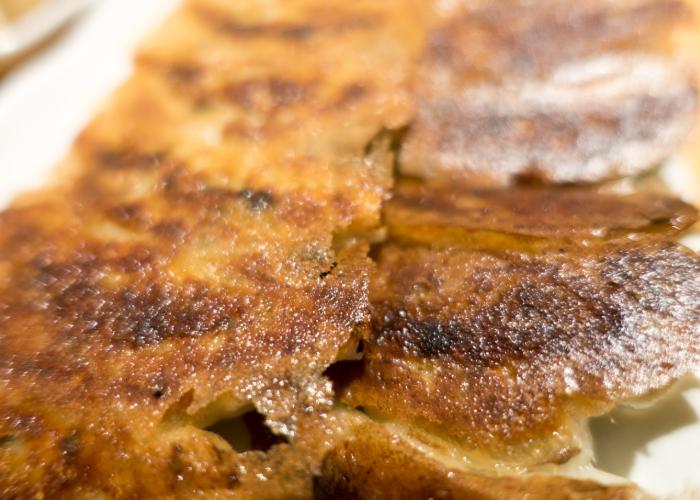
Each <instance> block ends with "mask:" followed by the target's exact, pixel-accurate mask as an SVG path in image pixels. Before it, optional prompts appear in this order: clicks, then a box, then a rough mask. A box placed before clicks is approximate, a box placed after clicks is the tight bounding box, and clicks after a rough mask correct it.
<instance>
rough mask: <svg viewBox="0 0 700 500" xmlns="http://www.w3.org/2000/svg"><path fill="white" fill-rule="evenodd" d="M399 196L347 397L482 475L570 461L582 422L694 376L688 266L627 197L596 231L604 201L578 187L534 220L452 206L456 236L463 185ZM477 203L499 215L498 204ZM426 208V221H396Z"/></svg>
mask: <svg viewBox="0 0 700 500" xmlns="http://www.w3.org/2000/svg"><path fill="white" fill-rule="evenodd" d="M402 191H403V189H402V187H401V185H399V187H398V188H397V192H398V196H397V200H398V201H397V202H393V201H392V202H389V203H388V204H387V207H386V209H385V211H386V219H387V221H388V223H389V241H388V242H385V243H383V244H381V245H378V246H377V248H376V249H375V250H374V251H373V256H374V258H375V260H376V262H377V266H378V270H377V272H376V275H375V277H374V278H373V280H372V284H371V290H370V300H371V303H372V336H371V337H370V339H369V340H368V341H366V342H365V343H364V348H363V355H364V358H363V361H362V362H361V367H360V368H358V372H357V373H356V374H355V375H354V376H355V377H356V378H354V379H353V378H350V380H349V381H347V380H346V381H345V382H344V383H341V386H340V387H341V388H340V391H341V397H342V399H343V400H344V401H346V402H347V403H348V404H350V405H351V406H354V407H361V408H363V409H364V410H365V411H366V412H368V413H369V414H370V415H375V416H376V417H377V418H381V419H389V420H391V421H399V422H404V423H407V424H410V426H411V427H412V428H414V429H417V430H422V431H425V432H426V433H427V434H429V435H433V436H437V437H438V438H442V439H446V440H448V441H449V442H450V443H451V444H452V445H453V446H455V447H458V448H461V449H462V450H464V452H465V453H467V455H468V456H470V457H471V459H472V460H473V461H474V463H475V464H479V463H481V464H486V467H487V469H488V467H491V465H489V464H493V463H498V464H501V466H504V465H505V466H511V467H514V468H518V467H520V466H525V467H533V466H537V465H540V464H544V463H561V462H566V461H568V460H569V459H571V458H572V457H574V456H576V455H577V454H579V452H580V451H581V449H582V448H583V447H585V446H586V443H585V442H583V441H582V439H583V434H582V425H583V423H584V420H585V418H587V417H589V416H593V415H597V414H601V413H604V412H606V411H609V410H610V409H612V408H613V407H614V406H616V405H618V404H620V403H624V402H626V401H634V400H637V399H641V398H643V397H645V396H648V395H651V394H655V393H657V392H658V391H660V390H661V389H664V388H666V387H667V386H669V385H670V384H671V383H673V382H674V381H676V380H678V379H680V378H682V377H684V376H685V375H688V374H693V373H695V374H697V372H698V370H700V351H698V345H699V340H700V337H699V336H700V330H699V329H698V328H699V327H698V324H700V323H699V320H700V317H699V316H698V314H699V311H700V281H699V277H700V259H698V257H697V255H696V254H695V253H694V252H692V251H690V250H688V249H686V248H684V247H682V246H680V245H678V244H676V243H674V242H673V241H672V240H670V239H669V238H670V237H671V236H672V234H671V235H669V234H668V232H664V231H660V230H659V228H657V227H655V226H656V224H658V219H657V217H656V215H654V216H652V218H650V219H648V225H647V228H646V229H647V230H648V231H645V228H642V227H640V226H639V220H638V218H637V215H636V214H635V211H636V210H637V208H638V207H635V204H634V203H630V202H632V201H635V200H634V198H632V199H624V198H620V199H619V207H618V209H617V210H612V211H611V215H613V214H615V215H618V217H614V218H613V217H611V218H610V220H609V223H608V224H606V223H605V221H604V220H603V219H604V216H603V215H602V214H603V212H598V211H597V210H596V208H595V207H596V202H597V201H600V202H601V204H602V206H603V207H605V206H609V204H610V203H611V202H612V200H611V198H610V197H609V196H607V195H597V194H595V193H588V195H587V198H588V203H587V204H581V205H578V209H577V210H578V211H579V214H580V215H581V217H576V216H572V215H571V213H570V212H571V210H572V205H570V204H568V203H567V201H566V198H564V197H557V196H553V197H551V198H550V200H549V201H550V203H549V205H548V206H549V208H550V210H549V211H548V212H547V220H546V221H543V222H542V224H541V225H540V227H537V226H532V225H528V224H525V223H524V222H527V221H528V220H529V219H528V215H529V213H528V210H527V209H526V210H525V211H524V214H522V215H521V212H519V211H518V208H517V207H518V205H517V204H515V205H510V206H512V209H511V210H512V211H511V213H510V220H507V219H506V218H505V217H503V218H502V219H500V220H499V219H495V220H494V219H490V218H489V217H488V216H486V217H485V216H484V212H483V211H479V210H474V211H473V212H469V211H467V210H465V211H463V212H461V219H460V220H463V227H462V229H465V230H469V229H471V231H464V232H459V231H454V226H455V225H457V218H455V217H453V215H454V212H453V211H452V210H451V209H452V208H453V206H454V205H468V203H469V202H470V200H471V201H473V200H474V195H473V194H470V193H466V194H464V195H463V196H460V194H459V192H453V193H452V202H453V203H452V205H451V204H450V203H447V204H446V203H445V202H444V200H445V197H444V196H439V195H438V193H439V192H437V193H436V197H435V198H434V200H438V201H437V202H436V205H434V206H426V205H425V204H424V205H423V206H420V204H418V203H415V204H412V205H411V206H413V207H415V208H414V209H413V211H414V214H410V213H409V212H410V209H409V208H408V207H407V205H405V204H404V202H405V198H406V197H410V195H407V194H402ZM529 192H530V194H533V193H534V197H535V198H541V196H542V192H540V191H529ZM524 193H525V194H523V193H520V194H521V196H527V193H528V191H527V190H525V191H524ZM490 196H492V197H495V196H497V194H496V193H495V192H491V193H490ZM505 196H506V199H508V198H511V197H513V196H514V195H513V193H512V192H509V193H507V194H505ZM579 196H583V194H582V193H579ZM448 199H449V198H448ZM477 200H478V197H477ZM460 201H461V202H463V203H460ZM652 205H653V204H652ZM490 206H493V207H494V211H496V212H498V211H499V209H498V207H501V210H502V212H501V215H502V216H503V215H504V214H505V213H506V209H505V208H503V207H506V206H509V205H506V204H505V203H504V204H500V203H498V202H495V203H492V204H491V205H490ZM575 206H577V205H573V207H575ZM445 207H447V209H446V208H445ZM395 208H397V209H398V211H397V212H395ZM678 208H679V209H680V210H679V212H681V213H682V212H684V211H685V212H686V213H687V214H688V216H689V217H692V218H690V219H689V220H688V221H687V222H692V220H695V219H696V214H695V213H694V211H693V210H692V209H690V207H687V206H685V207H683V206H681V205H679V206H678ZM442 210H445V220H444V223H445V224H440V220H439V214H440V213H441V211H442ZM589 212H590V213H592V214H594V215H593V219H594V220H596V225H597V228H596V231H595V232H594V234H590V233H589V234H588V235H584V236H582V235H581V232H580V231H578V230H577V228H576V227H575V226H574V227H573V228H572V229H571V230H570V231H568V232H567V233H566V235H565V236H563V237H562V236H560V235H561V233H560V229H559V228H558V227H557V226H558V225H559V224H558V222H560V223H561V224H564V221H567V223H568V224H572V225H575V224H576V223H577V221H580V222H579V223H580V224H581V228H586V227H587V226H588V221H587V220H586V219H585V217H583V214H584V213H589ZM625 212H627V216H625ZM426 213H429V214H430V222H429V223H427V224H420V223H419V224H418V225H416V226H411V224H413V223H414V222H415V221H416V220H418V221H420V219H421V217H423V216H424V215H425V214H426ZM596 214H598V215H596ZM691 214H692V215H691ZM521 217H522V219H521ZM558 217H561V219H558ZM674 218H675V217H674V215H673V214H672V212H671V213H667V214H666V215H664V216H663V217H662V219H665V220H667V221H668V220H673V219H674ZM402 221H404V222H405V224H402ZM625 221H629V222H630V223H631V227H630V231H629V232H626V233H625V232H624V231H621V228H620V227H619V226H620V224H624V222H625ZM494 222H495V224H494ZM479 225H481V227H482V228H483V229H484V232H482V233H479V232H476V233H474V231H473V228H474V227H475V226H479ZM612 227H614V228H616V230H617V234H615V232H614V231H610V229H611V228H612ZM396 228H399V231H398V232H397V230H396ZM407 228H409V229H407ZM504 228H507V229H508V230H509V231H510V233H502V234H499V233H498V231H499V230H502V229H504ZM667 229H668V230H670V231H673V229H672V228H671V226H670V225H668V227H667ZM538 233H539V235H538ZM596 233H597V234H599V235H598V236H595V234H596ZM621 233H622V234H621ZM410 234H415V235H417V236H416V237H415V238H413V239H411V238H410V237H409V236H407V235H410ZM606 234H613V235H611V236H604V235H606ZM395 235H396V239H394V237H395ZM533 235H535V236H534V237H533ZM541 236H545V238H541ZM630 237H631V239H630ZM474 467H477V468H478V467H479V466H478V465H475V466H474Z"/></svg>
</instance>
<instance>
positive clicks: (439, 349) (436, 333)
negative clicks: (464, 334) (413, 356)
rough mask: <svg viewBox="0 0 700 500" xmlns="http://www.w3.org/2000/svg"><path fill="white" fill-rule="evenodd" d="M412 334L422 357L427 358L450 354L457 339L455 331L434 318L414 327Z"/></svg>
mask: <svg viewBox="0 0 700 500" xmlns="http://www.w3.org/2000/svg"><path fill="white" fill-rule="evenodd" d="M412 330H413V331H412V333H413V334H414V336H415V337H414V342H415V343H416V344H417V347H418V351H419V353H420V355H421V356H423V357H427V358H436V357H442V356H445V355H447V354H449V353H450V351H451V350H452V348H453V346H454V343H455V339H454V337H453V333H454V332H453V331H452V330H451V329H450V328H449V327H445V326H443V325H441V324H440V323H438V322H437V321H435V320H434V319H432V318H429V319H427V320H426V321H424V322H422V323H417V324H414V325H413V329H412Z"/></svg>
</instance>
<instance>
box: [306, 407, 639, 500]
mask: <svg viewBox="0 0 700 500" xmlns="http://www.w3.org/2000/svg"><path fill="white" fill-rule="evenodd" d="M346 418H347V417H346ZM350 418H352V419H354V420H358V421H359V422H358V423H356V427H354V428H353V434H352V437H350V438H349V439H347V440H346V441H344V442H342V443H340V444H339V445H337V446H336V447H335V448H333V450H332V451H331V452H330V453H328V455H326V457H325V458H324V460H323V465H322V468H321V474H320V475H319V477H318V478H317V479H316V481H315V484H314V492H315V497H316V498H319V499H356V500H360V499H361V500H370V499H403V498H441V499H446V500H447V499H470V500H520V499H522V498H548V499H555V500H570V499H584V498H585V499H590V500H603V499H605V500H613V499H614V500H631V499H643V498H647V495H645V494H644V493H643V492H641V491H639V490H638V489H636V488H635V487H634V486H631V485H626V484H614V483H613V484H604V483H600V482H596V481H591V480H586V479H576V478H569V477H563V476H554V475H547V474H541V473H540V474H527V475H520V476H502V477H495V476H490V475H482V474H478V473H473V472H467V471H465V470H464V469H463V468H462V467H460V466H459V465H455V464H454V461H453V460H450V459H449V458H448V459H447V460H445V457H444V456H441V455H440V454H439V453H437V454H436V453H432V454H426V453H424V452H422V451H421V450H420V448H416V447H415V446H413V445H412V444H411V441H412V440H411V437H410V436H408V435H406V434H404V433H402V432H400V431H397V430H395V429H389V428H387V427H386V426H385V425H382V424H379V423H375V422H372V421H366V420H365V421H362V420H361V419H359V418H357V417H350Z"/></svg>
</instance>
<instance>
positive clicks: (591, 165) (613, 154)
mask: <svg viewBox="0 0 700 500" xmlns="http://www.w3.org/2000/svg"><path fill="white" fill-rule="evenodd" d="M687 17H688V14H687V10H686V9H685V8H684V6H683V4H681V3H680V2H677V1H674V0H668V1H667V0H660V1H654V0H631V1H623V2H614V1H608V0H595V1H592V2H577V3H575V4H572V3H571V2H562V1H558V0H547V1H544V2H527V1H523V0H506V1H500V2H490V1H477V2H455V3H454V6H452V7H448V8H445V9H444V10H443V11H442V12H440V16H439V19H438V21H437V22H436V27H435V28H434V29H433V30H432V31H431V33H430V35H429V43H428V48H427V49H426V51H425V54H424V56H423V60H422V63H421V65H420V68H419V70H418V76H417V79H416V82H415V84H414V88H415V92H416V96H417V97H416V116H415V120H414V122H413V123H412V126H411V129H410V130H409V132H408V135H407V138H406V142H405V144H404V146H403V149H402V154H401V170H402V172H404V173H407V174H412V175H418V176H421V177H424V178H435V177H437V178H452V179H453V180H457V181H460V182H465V183H467V184H469V185H508V184H512V183H514V182H517V181H520V180H533V179H534V180H537V181H544V182H552V183H568V182H598V181H603V180H607V179H610V178H616V177H620V176H623V175H630V174H635V173H638V172H640V171H643V170H646V169H648V168H651V167H653V166H655V165H656V164H658V162H660V161H661V160H663V159H664V158H665V157H666V156H668V154H669V153H670V152H671V151H673V149H674V148H675V147H677V146H678V145H679V143H680V142H681V141H682V140H683V139H684V138H685V136H686V135H687V133H688V132H689V130H690V128H691V126H692V123H693V119H694V110H695V107H696V98H695V92H694V89H693V87H692V85H691V84H690V82H689V79H688V77H687V76H686V75H684V73H683V72H680V71H679V70H678V69H677V68H675V67H674V66H673V64H671V63H670V62H668V61H667V60H665V58H664V57H663V56H660V55H653V54H654V53H659V54H662V53H663V52H665V50H666V48H667V47H668V45H669V41H668V35H669V33H670V27H671V26H673V25H674V24H675V23H677V22H678V21H680V20H682V19H684V18H687Z"/></svg>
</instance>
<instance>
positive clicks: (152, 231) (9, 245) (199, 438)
mask: <svg viewBox="0 0 700 500" xmlns="http://www.w3.org/2000/svg"><path fill="white" fill-rule="evenodd" d="M405 5H406V3H405V2H395V1H392V2H382V3H381V4H377V3H376V2H369V1H361V2H352V3H351V4H350V3H340V4H337V5H334V6H333V8H328V7H327V6H326V4H325V2H320V1H296V2H287V1H286V0H285V1H284V2H281V1H280V2H272V3H270V2H266V3H265V4H264V6H263V5H262V4H260V3H249V2H235V3H232V2H223V1H220V2H216V1H213V0H212V1H204V0H191V1H188V2H185V4H184V5H183V6H182V7H181V8H180V10H179V11H178V12H177V13H176V14H175V15H174V16H173V17H171V18H170V19H169V20H168V21H167V22H166V24H165V25H164V27H163V28H162V29H161V30H160V31H159V32H158V33H157V34H156V35H155V36H154V37H153V38H151V39H150V40H149V41H148V43H147V44H146V45H145V46H144V48H143V49H142V50H141V51H140V52H139V55H138V57H137V61H136V68H135V72H134V74H133V76H132V77H131V78H130V79H129V80H128V81H127V82H126V84H124V85H123V86H122V87H121V88H120V89H119V90H118V91H117V92H116V94H115V95H114V96H113V98H112V100H111V101H110V103H109V105H108V106H107V107H106V109H105V110H104V111H103V112H101V113H100V114H99V115H98V116H97V118H96V119H95V120H93V122H92V123H91V124H90V125H89V126H88V127H87V129H86V130H85V131H84V132H83V133H82V134H81V136H80V138H79V139H78V141H77V143H76V145H75V146H74V148H73V150H72V151H71V153H70V155H69V157H68V158H67V159H66V161H65V162H64V165H63V167H64V171H63V176H62V177H61V178H60V179H59V182H58V183H57V184H56V185H55V186H54V187H52V188H50V189H46V190H44V191H41V192H38V193H35V194H33V195H27V196H25V197H24V198H23V199H21V200H19V201H18V202H17V203H15V204H14V205H13V206H12V207H11V208H9V209H8V210H6V211H4V212H2V213H1V214H0V387H1V389H0V496H7V497H55V496H58V495H66V496H70V495H72V496H75V497H90V496H99V495H106V496H110V497H113V496H117V497H120V496H121V497H132V496H133V497H135V496H139V497H160V496H169V495H180V496H185V497H188V496H190V495H192V494H194V492H199V493H201V494H204V495H211V494H214V493H221V494H232V495H239V496H242V497H245V496H252V497H255V496H256V495H257V497H260V496H264V497H266V498H274V497H276V496H278V497H283V498H290V497H304V496H307V495H308V494H310V487H311V482H310V477H311V476H310V474H311V471H312V470H313V469H314V467H315V466H317V465H318V460H320V459H319V458H318V456H317V455H320V454H321V453H322V451H323V446H319V442H320V441H321V440H322V439H323V437H324V436H325V434H324V426H323V425H322V424H323V422H322V420H323V419H322V416H323V413H324V412H325V411H326V410H327V409H328V407H329V405H330V404H331V398H332V393H331V387H330V384H329V382H328V381H327V380H326V379H325V378H323V377H322V372H323V370H324V369H325V368H326V367H327V366H328V365H329V364H331V363H332V362H334V361H336V360H337V359H339V358H341V359H342V357H343V356H344V355H345V354H346V353H348V352H354V347H355V344H356V342H357V340H358V338H359V336H360V335H364V334H365V331H366V329H367V327H368V319H369V316H368V297H367V294H368V291H367V290H368V271H369V265H370V262H369V260H368V259H367V257H366V254H367V248H366V246H364V245H362V244H355V245H336V244H334V241H347V240H348V238H346V236H348V235H354V234H363V233H364V232H366V231H370V232H371V231H372V230H374V228H376V227H377V225H378V224H379V215H380V204H381V202H382V201H383V199H384V198H385V196H386V191H387V189H388V188H389V186H390V184H391V181H392V180H391V162H392V154H391V152H390V151H389V150H388V147H385V146H386V144H384V143H385V142H386V141H383V140H382V139H381V137H382V134H381V131H382V130H384V129H386V128H388V127H391V126H392V124H393V120H395V119H397V117H398V119H400V117H401V116H402V115H403V116H405V115H406V114H407V112H406V111H402V110H403V109H408V107H409V106H408V104H407V101H406V99H404V98H403V97H402V92H401V90H400V88H399V87H401V86H402V85H403V82H404V79H405V78H406V77H407V73H408V69H407V65H408V62H409V61H411V60H413V59H415V57H414V56H411V50H412V49H411V46H412V40H413V39H414V38H416V37H417V35H416V34H415V33H414V31H415V30H416V28H415V27H414V23H413V22H412V19H411V13H410V12H406V10H405ZM377 47H383V49H382V50H370V49H376V48H377ZM368 144H369V145H370V146H371V147H368ZM383 144H384V146H383ZM253 409H255V410H257V412H259V413H260V414H261V415H262V416H263V417H264V419H265V423H266V425H267V426H268V427H269V428H270V429H271V431H272V432H273V433H274V434H275V435H276V436H277V437H278V440H282V441H284V440H286V441H288V443H278V444H275V445H274V446H272V448H271V449H270V450H269V451H267V452H264V451H262V450H260V451H255V450H253V451H249V452H246V453H237V452H236V451H235V450H234V449H232V446H231V444H229V443H227V442H226V441H225V440H224V439H223V438H222V437H221V436H219V435H217V434H215V433H213V432H208V431H207V430H206V429H208V428H211V426H215V424H216V423H217V422H219V421H221V420H224V419H229V418H234V417H236V416H237V415H240V414H242V413H245V412H247V411H249V410H253ZM317 459H318V460H317Z"/></svg>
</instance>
